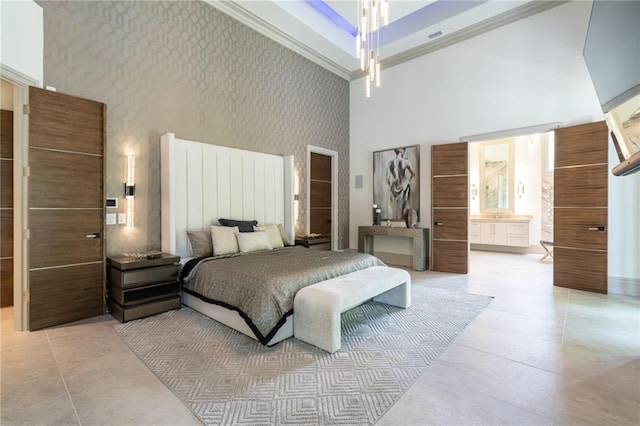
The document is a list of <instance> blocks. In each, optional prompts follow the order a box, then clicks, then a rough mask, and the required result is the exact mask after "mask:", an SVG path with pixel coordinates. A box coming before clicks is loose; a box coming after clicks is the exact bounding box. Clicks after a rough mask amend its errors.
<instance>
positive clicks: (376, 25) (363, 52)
mask: <svg viewBox="0 0 640 426" xmlns="http://www.w3.org/2000/svg"><path fill="white" fill-rule="evenodd" d="M388 23H389V0H358V32H357V34H356V57H357V58H358V59H360V69H361V70H362V71H364V72H365V75H366V77H365V79H364V80H365V93H366V95H367V98H368V97H370V96H371V84H372V83H373V84H375V85H376V87H378V86H380V28H381V27H383V26H385V25H387V24H388Z"/></svg>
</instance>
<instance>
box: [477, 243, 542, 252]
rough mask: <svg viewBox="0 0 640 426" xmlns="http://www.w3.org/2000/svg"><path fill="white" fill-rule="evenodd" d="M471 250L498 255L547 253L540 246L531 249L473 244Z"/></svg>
mask: <svg viewBox="0 0 640 426" xmlns="http://www.w3.org/2000/svg"><path fill="white" fill-rule="evenodd" d="M471 250H478V251H494V252H498V253H516V254H539V255H544V254H545V253H546V252H545V251H544V249H543V248H542V246H539V245H533V246H530V247H513V246H499V245H494V244H475V243H474V244H471Z"/></svg>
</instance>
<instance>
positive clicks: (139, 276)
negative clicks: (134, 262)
mask: <svg viewBox="0 0 640 426" xmlns="http://www.w3.org/2000/svg"><path fill="white" fill-rule="evenodd" d="M178 270H179V267H178V266H177V265H168V266H156V267H153V268H143V269H132V270H129V271H120V270H119V269H117V268H116V267H114V266H111V267H110V268H109V271H108V274H107V279H108V280H109V282H111V283H112V284H113V285H116V286H118V287H120V288H122V289H126V288H130V287H139V286H141V285H144V284H147V283H155V282H159V281H177V280H178Z"/></svg>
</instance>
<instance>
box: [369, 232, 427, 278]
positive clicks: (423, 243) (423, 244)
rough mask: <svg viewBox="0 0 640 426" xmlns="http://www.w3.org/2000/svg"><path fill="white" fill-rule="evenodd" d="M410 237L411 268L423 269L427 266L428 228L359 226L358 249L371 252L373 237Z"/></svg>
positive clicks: (415, 269)
mask: <svg viewBox="0 0 640 426" xmlns="http://www.w3.org/2000/svg"><path fill="white" fill-rule="evenodd" d="M377 235H382V236H387V237H405V238H411V240H412V244H413V270H414V271H424V270H425V269H427V268H428V266H429V228H400V227H388V226H359V227H358V251H359V252H360V253H369V254H373V237H374V236H377Z"/></svg>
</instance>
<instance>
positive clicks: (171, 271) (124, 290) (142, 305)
mask: <svg viewBox="0 0 640 426" xmlns="http://www.w3.org/2000/svg"><path fill="white" fill-rule="evenodd" d="M179 269H180V257H179V256H174V255H171V254H166V253H162V254H159V255H156V256H153V257H149V258H135V257H109V258H107V286H108V287H107V288H108V292H107V296H108V299H107V303H108V306H109V311H110V312H111V315H113V316H114V317H115V318H116V319H117V320H118V321H120V322H126V321H130V320H133V319H138V318H142V317H146V316H149V315H155V314H159V313H161V312H165V311H168V310H171V309H178V308H180V281H179V276H178V273H179Z"/></svg>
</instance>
